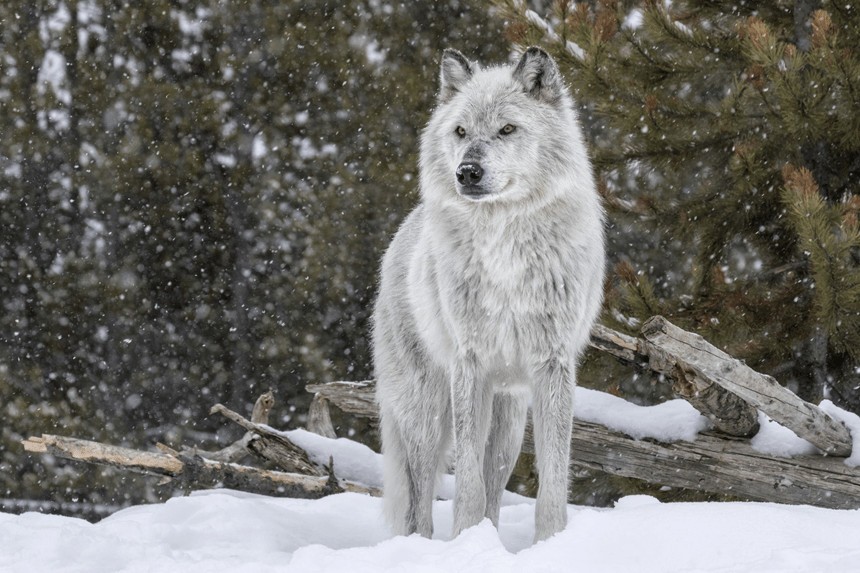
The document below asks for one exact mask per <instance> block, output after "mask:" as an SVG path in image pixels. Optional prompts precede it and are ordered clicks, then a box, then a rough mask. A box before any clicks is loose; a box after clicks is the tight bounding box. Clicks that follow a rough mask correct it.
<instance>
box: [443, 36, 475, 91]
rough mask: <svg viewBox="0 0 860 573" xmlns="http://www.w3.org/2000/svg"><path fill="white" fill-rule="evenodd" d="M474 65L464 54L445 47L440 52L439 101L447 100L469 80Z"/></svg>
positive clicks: (473, 70)
mask: <svg viewBox="0 0 860 573" xmlns="http://www.w3.org/2000/svg"><path fill="white" fill-rule="evenodd" d="M475 68H476V65H475V64H473V63H472V62H470V61H469V60H467V59H466V56H464V55H463V54H461V53H460V52H458V51H457V50H452V49H451V48H447V49H446V50H445V51H444V52H442V66H441V69H440V70H439V101H447V100H449V99H450V98H451V97H453V96H454V94H456V93H457V92H458V91H460V89H461V88H462V87H463V85H464V84H465V83H466V82H467V81H469V78H471V77H472V74H473V73H474V72H475Z"/></svg>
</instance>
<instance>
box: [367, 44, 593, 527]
mask: <svg viewBox="0 0 860 573" xmlns="http://www.w3.org/2000/svg"><path fill="white" fill-rule="evenodd" d="M419 173H420V177H419V188H420V202H419V204H418V206H417V207H416V208H415V209H414V210H413V211H412V213H411V214H409V215H408V217H407V218H406V219H405V221H404V222H403V224H402V226H401V227H400V229H399V230H398V231H397V233H396V235H395V236H394V238H393V240H392V242H391V244H390V246H389V248H388V249H387V251H386V253H385V255H384V257H383V260H382V265H381V276H380V287H379V292H378V296H377V300H376V303H375V307H374V311H373V322H372V324H373V327H372V338H373V360H374V370H375V375H376V377H377V387H376V399H377V403H378V405H379V412H380V430H381V437H382V451H383V460H384V462H383V465H384V471H383V480H384V492H385V493H384V508H385V513H386V516H387V518H388V520H389V522H390V524H391V526H392V529H393V530H394V532H395V533H396V534H403V535H408V534H411V533H414V532H418V533H419V534H421V535H423V536H425V537H431V536H432V534H433V521H432V502H433V499H434V487H435V484H436V481H437V477H438V475H439V473H440V472H442V471H444V470H445V469H446V467H447V465H448V463H449V457H448V454H449V449H450V448H451V446H453V468H454V476H455V494H454V527H453V534H454V535H455V536H456V535H458V534H459V533H460V532H461V531H462V530H464V529H466V528H468V527H470V526H472V525H475V524H477V523H478V522H479V521H481V520H482V519H483V518H485V517H489V518H490V520H492V522H493V524H494V525H496V527H498V523H499V511H500V503H501V498H502V492H503V490H504V488H505V485H506V483H507V481H508V479H509V477H510V475H511V471H512V470H513V467H514V463H515V461H516V459H517V456H518V453H519V451H520V447H521V444H522V439H523V431H524V428H525V424H526V417H527V413H528V408H529V406H530V407H531V409H532V418H533V423H534V440H535V452H536V467H537V471H538V477H539V488H538V493H537V500H536V505H535V539H536V540H542V539H546V538H547V537H550V536H551V535H553V534H554V533H556V532H558V531H560V530H562V529H564V527H565V526H566V524H567V509H566V507H567V506H566V504H567V493H568V465H569V456H570V434H571V429H572V425H573V390H574V386H575V380H576V369H577V363H578V359H579V357H580V354H581V352H582V351H583V349H584V347H585V346H586V344H587V341H588V338H589V332H590V330H591V327H592V324H593V323H594V321H595V319H596V317H597V314H598V311H599V309H600V308H601V304H602V293H603V277H604V266H605V262H604V212H603V207H602V204H601V201H600V198H599V195H598V193H597V191H596V188H595V183H594V177H593V174H592V168H591V164H590V162H589V159H588V154H587V151H586V147H585V144H584V141H583V136H582V133H581V129H580V126H579V123H578V120H577V115H576V111H575V108H574V103H573V101H572V99H571V96H570V94H569V92H568V89H567V87H566V86H565V84H564V81H563V79H562V77H561V74H560V72H559V70H558V67H557V65H556V63H555V62H554V61H553V59H552V58H551V57H550V56H549V55H548V54H547V53H546V52H544V51H543V50H541V49H539V48H529V49H527V50H525V52H524V53H523V54H522V57H521V58H520V59H519V61H518V63H516V64H515V65H503V66H497V67H489V68H482V67H480V66H479V65H478V64H477V63H475V62H472V61H470V60H468V59H467V58H466V57H465V56H464V55H463V54H461V53H460V52H458V51H456V50H452V49H448V50H445V51H444V53H443V55H442V61H441V69H440V87H439V92H438V100H437V103H436V107H435V110H434V111H433V113H432V116H431V118H430V120H429V123H428V124H427V126H426V128H425V129H424V131H423V132H422V135H421V147H420V161H419Z"/></svg>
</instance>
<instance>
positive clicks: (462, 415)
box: [451, 356, 492, 536]
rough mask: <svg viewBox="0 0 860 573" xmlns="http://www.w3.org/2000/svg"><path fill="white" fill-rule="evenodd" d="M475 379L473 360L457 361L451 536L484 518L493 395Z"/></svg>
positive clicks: (453, 388)
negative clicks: (485, 452) (487, 449)
mask: <svg viewBox="0 0 860 573" xmlns="http://www.w3.org/2000/svg"><path fill="white" fill-rule="evenodd" d="M489 390H490V389H489V388H487V385H486V384H482V383H481V380H480V379H479V378H478V373H477V364H476V360H475V359H474V357H472V356H467V357H465V358H463V359H461V360H458V364H457V366H456V367H455V368H454V371H453V372H452V377H451V409H452V413H453V418H454V480H455V482H454V530H453V533H454V535H455V536H456V535H459V534H460V532H461V531H463V530H464V529H466V528H468V527H471V526H473V525H475V524H477V523H478V522H479V521H481V519H482V518H483V517H484V510H485V507H486V499H487V498H486V489H485V486H484V478H483V476H482V473H483V472H482V470H483V463H484V462H483V458H484V446H485V444H486V443H487V433H488V431H489V422H490V411H491V410H490V409H491V407H492V396H491V394H490V391H489Z"/></svg>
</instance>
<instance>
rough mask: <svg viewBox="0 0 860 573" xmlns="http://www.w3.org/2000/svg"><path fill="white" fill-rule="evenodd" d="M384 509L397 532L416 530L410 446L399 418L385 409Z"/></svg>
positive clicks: (383, 437) (383, 420)
mask: <svg viewBox="0 0 860 573" xmlns="http://www.w3.org/2000/svg"><path fill="white" fill-rule="evenodd" d="M380 430H381V433H382V463H383V485H384V488H385V495H384V497H383V508H384V510H385V516H386V519H387V521H388V523H389V524H390V525H391V528H392V531H393V533H394V534H395V535H409V534H410V533H414V532H415V529H416V528H415V523H414V517H410V513H409V507H410V495H411V489H412V488H411V482H412V480H411V476H410V474H409V466H408V465H407V461H406V459H407V458H406V445H405V444H404V442H403V439H402V437H401V435H400V430H399V428H398V421H397V420H396V419H394V418H393V416H391V415H389V414H387V413H386V412H384V411H383V412H382V416H381V419H380Z"/></svg>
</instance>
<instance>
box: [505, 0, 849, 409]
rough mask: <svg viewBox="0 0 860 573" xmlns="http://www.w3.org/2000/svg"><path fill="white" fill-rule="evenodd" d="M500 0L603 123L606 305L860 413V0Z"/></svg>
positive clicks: (527, 39)
mask: <svg viewBox="0 0 860 573" xmlns="http://www.w3.org/2000/svg"><path fill="white" fill-rule="evenodd" d="M497 4H498V5H499V7H500V8H501V9H502V11H503V12H504V14H505V17H506V19H507V34H508V38H509V39H510V40H511V41H512V42H513V43H514V44H516V45H519V46H524V45H528V44H538V45H542V46H544V47H545V48H546V49H547V50H549V51H550V52H551V53H552V54H553V55H554V56H555V57H556V58H557V59H558V60H559V61H560V62H561V64H562V67H563V68H564V69H565V71H566V72H567V78H568V80H569V81H570V82H571V85H572V88H573V91H574V93H575V94H576V96H577V97H578V99H579V101H580V103H581V105H582V107H583V112H584V114H583V117H584V119H585V120H586V123H588V124H589V125H590V127H591V133H592V138H593V141H592V143H593V146H592V148H593V154H594V159H595V163H596V165H597V168H598V171H599V175H600V181H601V186H602V189H603V192H604V195H605V198H606V202H607V205H608V207H609V208H610V209H611V210H612V217H611V218H612V219H613V221H614V225H613V229H612V231H611V235H612V241H613V251H615V255H616V256H617V257H618V259H619V260H620V263H619V265H618V267H617V268H618V271H619V272H617V273H616V285H615V286H616V288H615V289H614V291H613V297H610V306H611V307H612V309H611V312H609V313H608V316H607V319H609V320H615V321H616V322H617V323H619V324H627V325H628V326H633V325H635V324H636V322H637V319H638V320H642V319H644V318H646V317H647V315H648V314H652V313H655V312H660V313H662V314H665V315H667V316H670V317H671V318H672V319H673V320H675V321H677V322H679V323H681V324H684V325H685V326H687V327H689V328H694V329H696V330H698V331H700V332H701V333H702V334H703V335H705V336H707V337H709V338H711V339H712V340H715V341H717V342H718V343H720V344H722V345H723V346H725V347H726V348H727V349H728V350H729V351H730V352H732V353H733V354H735V355H737V356H740V357H742V358H744V359H746V360H747V361H748V362H749V363H750V364H753V365H755V367H756V368H759V369H762V370H764V371H769V372H771V373H773V374H774V375H777V377H778V378H779V379H780V380H782V381H784V382H786V383H788V384H789V385H791V386H792V387H793V388H794V389H796V390H798V391H799V392H800V394H801V395H802V396H804V397H806V398H808V399H813V400H814V399H820V398H821V397H822V396H828V395H829V396H830V397H832V399H833V400H834V401H836V402H837V403H840V404H841V405H843V406H847V407H849V408H851V409H854V410H855V411H858V410H860V227H858V218H860V5H858V4H857V3H856V2H841V3H836V2H827V1H823V2H815V1H810V0H796V1H779V2H738V1H736V0H733V1H726V2H722V1H713V0H709V1H704V0H701V1H698V0H689V1H674V2H671V3H670V2H661V1H653V0H652V1H646V2H629V1H628V2H618V1H613V0H599V1H597V2H591V3H586V2H582V3H575V2H571V1H567V0H560V1H557V2H555V3H554V4H553V5H552V7H551V9H550V10H549V11H548V13H546V14H539V13H537V12H536V11H532V10H530V9H529V8H528V7H527V6H526V5H525V4H524V3H523V2H521V1H519V0H508V1H501V2H497Z"/></svg>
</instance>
